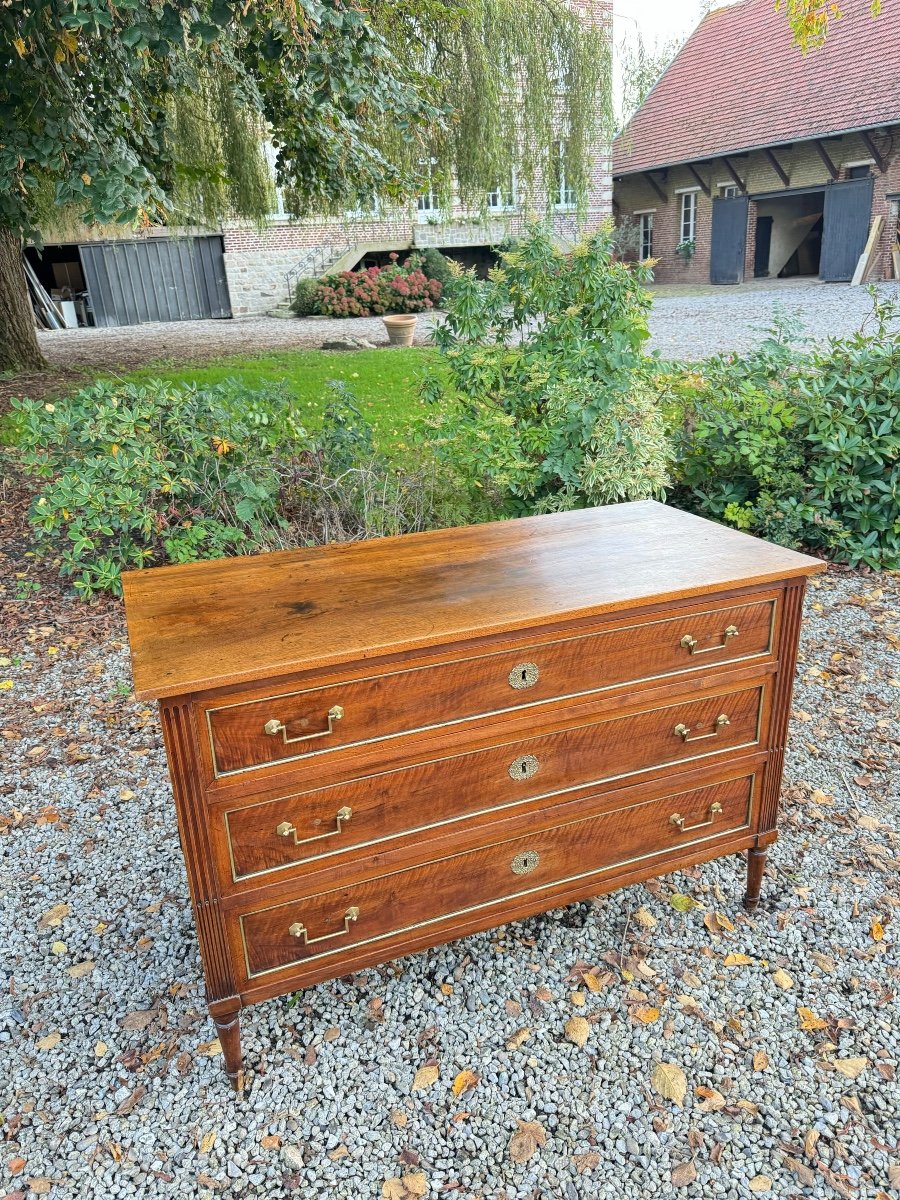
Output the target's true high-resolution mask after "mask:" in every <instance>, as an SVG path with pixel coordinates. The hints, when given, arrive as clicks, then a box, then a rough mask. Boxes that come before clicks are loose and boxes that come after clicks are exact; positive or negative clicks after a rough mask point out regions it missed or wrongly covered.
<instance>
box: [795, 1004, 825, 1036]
mask: <svg viewBox="0 0 900 1200" xmlns="http://www.w3.org/2000/svg"><path fill="white" fill-rule="evenodd" d="M797 1016H798V1018H799V1020H800V1028H801V1029H807V1030H812V1029H827V1027H828V1022H827V1021H823V1020H822V1018H821V1017H817V1016H816V1014H815V1013H814V1012H813V1010H812V1009H811V1008H804V1007H803V1006H802V1005H801V1007H800V1008H798V1009H797Z"/></svg>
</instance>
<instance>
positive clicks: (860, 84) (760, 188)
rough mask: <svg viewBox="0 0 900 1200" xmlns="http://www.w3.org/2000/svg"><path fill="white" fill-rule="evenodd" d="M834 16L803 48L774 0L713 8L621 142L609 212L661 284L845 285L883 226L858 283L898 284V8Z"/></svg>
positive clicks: (859, 7) (850, 3) (856, 9)
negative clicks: (637, 240)
mask: <svg viewBox="0 0 900 1200" xmlns="http://www.w3.org/2000/svg"><path fill="white" fill-rule="evenodd" d="M841 8H842V12H843V14H844V15H843V18H842V19H841V20H834V21H831V22H830V23H829V29H828V37H827V40H826V42H825V45H824V46H823V47H822V48H821V49H819V50H812V51H810V52H809V53H808V54H807V55H803V54H801V52H800V51H799V50H798V49H797V48H796V47H795V46H794V45H793V43H792V34H791V30H790V26H789V25H788V22H787V19H786V17H785V15H784V12H783V11H781V12H776V11H775V6H774V5H773V3H772V0H738V3H735V4H733V5H731V6H729V7H725V8H720V9H717V10H715V11H713V12H711V13H709V14H708V15H707V16H706V17H705V18H704V19H703V20H702V21H701V22H700V24H699V25H698V27H697V28H696V30H695V31H694V33H693V34H692V35H691V36H690V38H689V39H688V40H687V42H686V43H685V45H684V46H683V47H682V49H681V50H680V51H679V53H678V55H677V56H676V57H675V59H674V60H673V62H672V63H671V64H670V66H669V67H668V69H667V70H666V71H665V73H664V74H663V76H662V77H661V78H660V80H659V82H658V83H657V84H656V86H655V87H654V88H653V90H652V91H651V93H650V94H649V96H648V97H647V99H646V100H645V101H644V104H643V105H642V106H641V108H640V109H639V110H638V112H637V113H636V114H635V115H634V117H633V118H632V120H631V121H630V123H629V124H628V125H627V127H626V128H625V129H624V130H623V131H622V133H621V134H619V136H618V137H617V138H616V140H615V142H614V144H613V209H614V213H615V215H616V219H617V221H619V222H622V221H624V220H631V221H634V222H635V223H636V224H637V225H638V226H639V231H640V237H641V254H642V257H652V258H654V259H656V260H657V265H656V268H655V276H656V279H657V280H658V281H660V282H664V283H676V282H677V283H706V282H712V283H741V282H743V281H744V280H745V279H752V278H761V277H772V278H785V277H791V276H807V277H814V278H819V279H822V280H824V281H839V280H850V279H851V278H852V276H853V274H854V270H855V269H856V266H857V263H858V261H859V258H860V255H861V253H862V252H863V250H864V248H865V246H866V242H867V239H868V238H869V235H870V231H872V229H873V222H875V219H876V218H878V217H881V222H880V231H879V233H878V238H877V242H876V243H875V245H874V249H873V251H872V253H871V256H870V259H869V261H868V268H867V271H866V279H884V278H891V277H892V276H893V270H892V257H891V247H892V246H893V245H894V243H895V242H896V241H897V223H898V207H900V89H898V87H897V78H898V72H900V26H898V23H897V17H898V11H897V9H898V0H885V3H884V5H883V12H882V15H881V16H880V17H878V18H876V19H873V18H872V15H871V7H870V0H846V2H844V3H842V5H841ZM686 243H687V244H688V245H685V244H686ZM690 243H693V247H692V249H693V253H691V252H690V250H691V247H690ZM676 248H678V250H677V249H676ZM679 251H680V252H679Z"/></svg>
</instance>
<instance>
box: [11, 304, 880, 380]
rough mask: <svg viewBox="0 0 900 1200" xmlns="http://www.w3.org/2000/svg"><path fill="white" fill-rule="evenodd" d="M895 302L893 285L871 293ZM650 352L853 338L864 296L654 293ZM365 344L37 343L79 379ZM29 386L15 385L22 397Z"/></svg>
mask: <svg viewBox="0 0 900 1200" xmlns="http://www.w3.org/2000/svg"><path fill="white" fill-rule="evenodd" d="M878 291H879V293H880V294H881V295H883V296H885V297H892V298H897V299H900V284H894V283H885V284H879V285H878ZM653 297H654V299H653V311H652V313H651V317H650V330H651V335H652V336H651V340H650V343H649V348H650V349H651V350H658V351H659V352H660V353H661V354H662V355H664V356H665V357H669V358H703V357H704V356H705V355H707V354H713V353H715V352H717V351H720V350H746V349H748V348H749V347H750V346H753V345H755V344H757V343H758V342H759V341H761V340H762V338H763V337H764V336H765V334H764V330H765V328H766V326H768V325H769V324H771V321H772V318H773V316H774V315H775V313H776V312H778V311H783V312H784V313H785V314H787V315H789V316H794V317H796V318H797V319H799V320H800V322H801V323H802V325H803V327H804V329H805V331H806V334H807V336H809V337H812V338H816V339H819V340H821V339H823V338H826V337H831V336H834V335H844V334H848V333H852V332H853V331H854V330H856V329H858V328H859V326H860V324H861V323H862V322H863V321H864V320H865V318H866V317H867V315H868V314H869V313H870V312H871V307H872V303H871V299H870V297H869V294H868V291H867V290H866V289H865V288H863V287H849V286H845V285H843V284H821V283H808V282H801V283H793V282H791V281H779V282H774V283H773V282H769V281H765V282H757V283H749V284H746V285H744V286H743V287H740V288H727V287H691V288H683V287H677V286H673V287H658V288H655V289H654V290H653ZM440 319H441V317H440V314H439V313H437V314H435V313H425V314H422V315H420V317H419V322H418V328H417V333H416V344H417V345H423V344H426V343H427V342H428V341H429V340H430V330H431V326H432V325H433V323H434V322H435V321H439V320H440ZM347 337H353V338H363V339H365V340H367V341H371V342H373V343H374V344H375V345H377V346H386V345H387V335H386V333H385V330H384V325H383V323H382V320H381V318H380V317H357V318H343V319H338V318H334V319H329V318H325V317H308V318H305V319H303V320H295V319H288V320H284V319H279V318H277V317H241V318H238V319H236V320H233V321H170V322H155V323H151V324H147V325H127V326H122V327H121V328H118V329H63V330H59V331H57V332H55V333H42V334H40V335H39V338H40V343H41V347H42V349H43V351H44V353H45V354H46V356H47V358H48V360H49V362H50V365H51V368H52V369H53V370H54V371H56V372H72V371H73V370H78V369H82V370H85V369H100V368H103V369H118V370H133V369H135V368H137V367H142V366H146V365H148V364H150V363H158V362H163V363H164V362H169V363H177V364H183V363H187V362H209V361H211V360H214V359H218V358H222V357H223V356H228V355H247V354H255V353H258V352H263V351H266V350H286V349H307V348H312V347H317V346H321V345H322V343H323V342H326V341H332V340H334V339H336V338H347ZM27 384H28V381H27V380H21V379H20V380H19V381H16V386H17V387H19V388H20V389H21V390H22V391H26V392H27V390H28V388H27Z"/></svg>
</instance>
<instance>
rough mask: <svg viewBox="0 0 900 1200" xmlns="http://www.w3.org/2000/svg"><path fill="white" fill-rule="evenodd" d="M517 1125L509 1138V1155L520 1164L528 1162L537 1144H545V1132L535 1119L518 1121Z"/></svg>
mask: <svg viewBox="0 0 900 1200" xmlns="http://www.w3.org/2000/svg"><path fill="white" fill-rule="evenodd" d="M518 1125H519V1128H518V1129H517V1130H516V1132H515V1133H514V1134H513V1135H512V1137H511V1138H510V1139H509V1157H510V1158H511V1159H512V1160H513V1162H514V1163H518V1164H519V1165H521V1164H522V1163H526V1162H528V1160H529V1158H531V1156H532V1155H533V1154H534V1153H535V1152H536V1151H537V1148H538V1146H544V1145H546V1142H547V1134H546V1131H545V1130H544V1127H543V1125H539V1124H538V1123H537V1121H519V1122H518Z"/></svg>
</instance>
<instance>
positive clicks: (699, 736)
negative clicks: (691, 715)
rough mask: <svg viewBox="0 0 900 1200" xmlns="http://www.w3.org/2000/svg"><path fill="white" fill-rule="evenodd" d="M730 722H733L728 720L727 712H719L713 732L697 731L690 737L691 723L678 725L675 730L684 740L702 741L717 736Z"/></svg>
mask: <svg viewBox="0 0 900 1200" xmlns="http://www.w3.org/2000/svg"><path fill="white" fill-rule="evenodd" d="M730 724H731V722H730V721H729V720H728V717H727V716H726V715H725V713H719V715H718V716H717V717H716V724H715V728H714V729H713V731H712V733H695V734H694V736H693V737H690V736H689V735H690V732H691V730H690V726H689V725H676V726H675V729H674V730H673V732H674V733H675V735H676V736H677V737H680V738H681V740H682V741H683V742H702V741H703V739H704V738H711V737H716V736H717V735H718V732H719V730H720V729H722V728H723V727H724V726H725V725H730Z"/></svg>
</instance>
